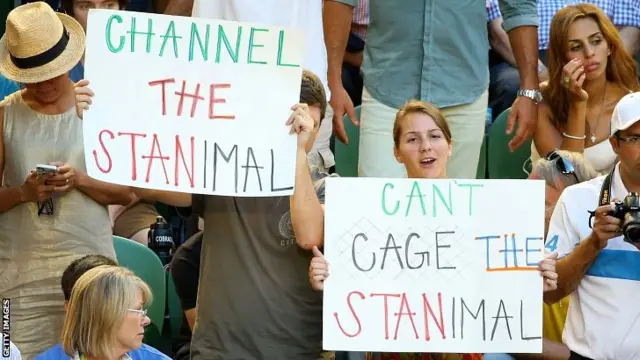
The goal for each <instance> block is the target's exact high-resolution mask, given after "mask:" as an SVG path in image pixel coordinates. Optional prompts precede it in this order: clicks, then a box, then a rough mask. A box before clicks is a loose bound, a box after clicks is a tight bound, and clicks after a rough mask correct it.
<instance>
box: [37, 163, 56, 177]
mask: <svg viewBox="0 0 640 360" xmlns="http://www.w3.org/2000/svg"><path fill="white" fill-rule="evenodd" d="M57 172H58V167H57V166H54V165H44V164H38V165H36V173H37V174H38V177H43V176H44V175H47V174H55V173H57Z"/></svg>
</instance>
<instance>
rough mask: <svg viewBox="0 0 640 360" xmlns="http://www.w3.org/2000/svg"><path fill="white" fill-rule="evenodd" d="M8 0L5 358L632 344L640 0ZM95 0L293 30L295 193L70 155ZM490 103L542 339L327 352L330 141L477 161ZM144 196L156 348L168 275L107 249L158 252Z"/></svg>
mask: <svg viewBox="0 0 640 360" xmlns="http://www.w3.org/2000/svg"><path fill="white" fill-rule="evenodd" d="M7 1H8V0H7ZM23 3H24V4H22V5H19V6H16V7H15V8H14V9H13V10H12V11H11V12H10V13H9V14H8V16H7V18H6V30H5V33H4V35H3V37H2V39H1V40H0V100H1V102H0V179H1V183H2V186H1V187H0V249H1V250H0V297H2V298H3V299H10V304H11V320H10V330H11V332H10V333H11V338H10V339H11V344H10V345H11V351H10V353H11V355H10V356H11V359H20V358H23V359H29V360H30V359H41V360H58V359H78V360H116V359H140V360H142V359H167V358H172V359H191V358H193V359H196V360H201V359H202V360H217V359H225V360H251V359H269V360H271V359H296V360H318V359H325V360H328V359H337V360H347V359H348V360H391V359H423V360H424V359H433V360H435V359H441V360H445V359H446V360H451V359H457V360H471V359H474V360H475V359H487V360H491V359H493V360H500V359H571V360H582V359H594V360H595V359H597V360H614V359H615V360H624V359H640V343H639V342H638V341H637V340H636V336H638V335H640V310H638V307H637V306H635V303H634V302H633V301H634V299H638V298H640V270H638V269H640V250H639V249H640V232H638V231H637V230H638V229H640V195H638V194H639V193H640V166H639V163H638V161H639V160H638V159H640V82H639V76H638V71H637V69H638V63H637V61H636V60H635V59H637V58H638V56H639V55H640V0H591V1H568V0H537V1H534V0H486V1H484V2H482V1H480V0H455V1H432V0H429V1H411V0H404V1H383V0H378V1H376V0H373V1H372V0H260V1H258V0H154V1H151V0H149V1H140V0H137V1H134V0H129V1H127V0H54V1H52V0H47V1H23ZM91 9H111V10H123V11H149V12H156V13H164V14H167V15H175V16H192V17H198V18H207V19H219V20H230V21H241V22H250V23H261V24H267V25H277V26H286V27H291V28H297V29H300V30H302V31H303V32H304V36H305V37H304V40H305V48H304V63H303V67H304V68H305V70H304V71H303V74H302V78H301V83H300V97H299V102H298V103H297V104H291V105H292V107H291V116H290V118H289V119H288V122H287V125H288V126H290V127H291V133H292V136H295V137H296V138H297V150H296V169H295V187H294V192H293V195H292V196H287V197H264V198H250V197H222V196H204V195H192V194H187V193H178V192H169V191H160V190H151V189H143V188H134V187H128V186H122V185H116V184H111V183H106V182H102V181H98V180H96V179H93V178H91V177H90V176H88V175H87V167H86V164H85V152H84V144H83V128H82V121H83V120H82V119H83V118H84V114H86V113H87V112H90V111H92V109H91V103H92V99H93V97H94V91H93V90H92V89H91V79H85V75H84V53H85V46H86V39H85V37H86V36H85V33H86V29H87V21H88V19H89V17H88V13H89V11H90V10H91ZM105 66H107V65H105ZM124 81H126V80H125V79H113V85H112V86H114V87H117V86H122V85H123V83H124ZM114 106H117V104H114ZM284 120H286V119H283V121H284ZM498 124H502V126H504V127H505V134H500V135H502V136H504V137H507V138H508V139H509V140H508V145H507V146H505V148H504V151H503V154H504V157H505V158H507V157H511V158H513V156H515V155H514V154H516V153H520V154H521V153H522V152H523V151H524V152H525V153H526V154H527V156H525V157H524V158H522V159H519V158H518V164H517V169H513V170H514V171H512V173H515V174H519V175H516V176H514V178H517V179H523V181H526V180H524V179H536V180H543V181H544V183H545V185H546V186H545V236H546V245H545V248H546V250H547V252H548V254H547V255H546V256H545V257H544V259H543V260H542V261H541V262H540V263H539V264H538V271H539V273H540V275H541V277H542V278H543V284H544V285H543V290H544V300H545V304H544V308H543V313H544V319H543V335H544V336H543V338H544V339H543V352H542V353H541V354H496V353H486V354H466V353H459V354H457V353H452V354H433V353H432V354H427V353H420V354H418V353H402V354H393V353H373V352H340V351H338V352H333V351H326V350H323V348H322V306H323V289H324V281H325V280H326V279H327V278H328V277H329V264H328V263H327V261H326V260H325V258H324V256H323V253H322V250H323V244H324V217H325V215H324V213H325V210H326V209H325V205H324V202H325V181H326V179H328V178H331V177H338V176H341V175H343V174H340V167H339V166H337V165H339V164H340V163H341V161H343V159H341V158H340V155H339V153H338V152H337V151H336V150H335V149H336V148H337V147H338V146H343V147H344V146H346V147H347V148H349V151H350V152H352V153H357V158H358V160H357V174H358V176H359V177H385V178H406V177H408V178H415V179H475V178H481V179H484V178H485V175H486V174H485V173H484V172H483V171H479V170H478V169H479V166H480V164H481V163H482V160H483V156H486V155H485V153H483V148H484V147H483V146H484V145H483V143H485V142H486V141H487V129H488V128H489V129H490V127H491V126H498ZM354 128H355V129H356V130H355V132H354V131H352V130H350V129H354ZM488 141H491V139H490V138H489V139H488ZM488 160H489V161H498V162H500V161H501V160H502V159H488ZM36 164H43V165H45V166H42V167H41V166H40V165H38V166H37V167H36ZM502 166H510V165H508V164H507V162H505V163H504V165H502ZM354 167H355V166H354ZM527 169H530V170H527ZM525 170H527V171H525ZM523 216H530V215H528V214H523ZM159 217H160V218H162V217H164V220H162V221H161V222H162V223H166V224H168V226H169V228H171V231H172V233H173V235H174V236H173V239H174V242H175V252H174V253H173V256H172V260H171V262H170V263H169V264H166V265H167V266H166V267H165V269H164V270H166V272H167V275H168V279H167V284H171V286H167V289H172V291H174V292H175V294H176V296H177V298H178V306H179V310H178V312H179V315H178V318H179V319H180V321H179V326H178V329H177V330H176V331H174V332H172V333H171V334H170V336H169V338H170V341H168V342H167V341H164V342H163V341H159V342H158V341H156V342H155V343H154V344H153V345H155V347H152V346H150V345H151V344H149V342H150V341H148V331H147V330H148V328H149V327H150V326H152V316H151V313H150V312H149V308H150V304H153V299H154V298H157V297H163V298H164V297H165V296H166V294H165V293H161V294H158V293H156V292H154V287H153V286H152V284H151V282H150V281H148V280H147V279H146V278H145V276H143V275H142V274H141V273H138V272H137V271H136V270H134V269H127V268H126V267H125V266H124V264H121V260H120V259H118V257H119V256H117V249H116V248H115V247H114V240H113V239H114V236H115V237H117V238H119V239H121V240H122V239H126V242H128V243H129V245H135V246H137V247H139V248H145V249H147V248H148V249H151V250H152V251H153V250H154V248H153V247H154V243H153V235H152V234H153V231H154V227H155V226H156V221H157V219H158V218H159ZM164 270H163V274H162V276H164V275H165V274H164ZM143 279H144V280H143ZM163 279H164V277H163ZM173 287H175V289H173ZM170 307H171V305H168V306H167V309H164V308H163V309H161V311H163V314H164V312H165V310H166V312H167V313H170V312H171V309H169V308H170ZM165 320H166V319H161V320H160V322H162V321H165ZM153 325H154V326H156V328H158V329H161V328H162V326H161V324H157V323H155V324H153ZM166 328H168V326H165V329H166ZM158 335H159V336H162V334H158ZM3 356H5V357H6V355H3Z"/></svg>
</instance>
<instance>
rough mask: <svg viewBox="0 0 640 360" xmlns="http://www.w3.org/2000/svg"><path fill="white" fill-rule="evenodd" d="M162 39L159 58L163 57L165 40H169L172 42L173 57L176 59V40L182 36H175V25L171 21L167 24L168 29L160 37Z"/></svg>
mask: <svg viewBox="0 0 640 360" xmlns="http://www.w3.org/2000/svg"><path fill="white" fill-rule="evenodd" d="M160 37H162V47H160V56H161V57H162V56H163V55H164V47H165V46H166V45H167V39H169V38H171V39H172V40H173V56H174V57H175V58H176V59H177V58H178V41H177V39H182V36H177V35H176V24H175V23H174V22H173V20H171V21H170V22H169V27H168V28H167V31H166V32H165V33H164V35H160Z"/></svg>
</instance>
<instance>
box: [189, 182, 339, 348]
mask: <svg viewBox="0 0 640 360" xmlns="http://www.w3.org/2000/svg"><path fill="white" fill-rule="evenodd" d="M327 176H329V175H328V174H325V173H321V172H319V171H317V170H313V171H312V178H313V180H314V185H315V188H316V193H317V194H318V198H319V200H320V202H321V203H324V189H325V187H324V180H325V178H326V177H327ZM201 203H203V205H204V209H203V210H204V211H203V218H204V222H205V229H204V239H203V243H202V257H201V264H200V285H199V289H198V301H197V322H196V326H195V329H194V333H193V337H192V342H191V356H192V359H194V360H252V359H256V360H257V359H265V360H281V359H282V360H289V359H295V360H316V359H318V358H320V356H321V353H322V293H318V292H314V291H313V290H312V289H311V287H310V285H309V281H308V269H309V263H310V261H311V258H312V256H313V255H312V253H311V251H306V250H303V249H301V248H300V247H298V245H297V244H296V240H295V237H294V233H293V229H292V226H291V216H290V213H289V197H269V198H240V197H237V198H234V197H215V196H206V197H205V196H194V203H193V206H194V211H195V212H198V206H200V204H201Z"/></svg>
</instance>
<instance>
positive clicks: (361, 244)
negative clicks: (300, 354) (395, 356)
mask: <svg viewBox="0 0 640 360" xmlns="http://www.w3.org/2000/svg"><path fill="white" fill-rule="evenodd" d="M326 209H327V212H326V215H325V216H326V220H325V224H326V225H325V256H326V257H327V260H328V261H329V269H330V274H331V275H330V277H329V278H328V279H327V281H326V283H325V290H324V292H325V293H324V316H323V317H324V321H323V322H324V325H323V326H324V329H323V334H324V348H325V349H327V350H355V351H383V352H387V351H393V352H462V353H464V352H467V353H469V352H472V353H484V352H509V353H521V352H527V353H539V352H541V351H542V340H541V336H542V280H541V277H540V275H539V273H538V271H536V268H537V263H538V262H539V261H540V260H541V259H542V256H543V251H544V250H543V247H544V244H543V239H542V237H543V232H544V184H543V183H542V182H540V181H518V180H492V181H476V180H455V181H454V180H436V181H432V180H412V179H394V180H391V179H357V178H341V179H340V178H338V179H329V180H327V188H326ZM329 209H331V210H329Z"/></svg>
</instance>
